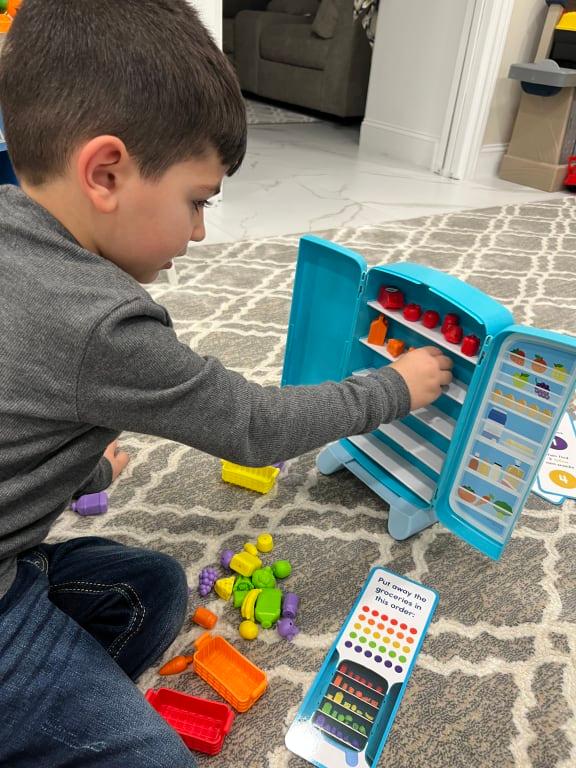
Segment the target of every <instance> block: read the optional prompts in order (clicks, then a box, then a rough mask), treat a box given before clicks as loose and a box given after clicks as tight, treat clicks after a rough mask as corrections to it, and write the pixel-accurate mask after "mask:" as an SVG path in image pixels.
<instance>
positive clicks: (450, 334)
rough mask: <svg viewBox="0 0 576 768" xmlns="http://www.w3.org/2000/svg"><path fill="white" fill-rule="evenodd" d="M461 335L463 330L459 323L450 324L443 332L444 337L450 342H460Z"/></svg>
mask: <svg viewBox="0 0 576 768" xmlns="http://www.w3.org/2000/svg"><path fill="white" fill-rule="evenodd" d="M462 336H464V331H463V330H462V328H461V327H460V326H459V325H451V326H450V327H449V328H447V329H446V333H445V334H444V338H445V339H446V341H447V342H449V343H450V344H460V342H461V341H462Z"/></svg>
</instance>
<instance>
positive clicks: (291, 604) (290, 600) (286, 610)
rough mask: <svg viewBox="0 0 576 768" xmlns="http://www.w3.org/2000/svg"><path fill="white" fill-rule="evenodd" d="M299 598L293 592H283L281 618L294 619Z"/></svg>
mask: <svg viewBox="0 0 576 768" xmlns="http://www.w3.org/2000/svg"><path fill="white" fill-rule="evenodd" d="M299 605H300V598H299V597H298V595H297V594H296V593H295V592H285V593H284V601H283V602H282V616H283V617H284V618H285V619H295V618H296V614H297V613H298V606H299Z"/></svg>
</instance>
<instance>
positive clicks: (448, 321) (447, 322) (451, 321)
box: [442, 312, 460, 333]
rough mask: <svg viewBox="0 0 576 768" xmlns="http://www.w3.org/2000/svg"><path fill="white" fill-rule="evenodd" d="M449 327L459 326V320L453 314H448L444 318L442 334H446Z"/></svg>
mask: <svg viewBox="0 0 576 768" xmlns="http://www.w3.org/2000/svg"><path fill="white" fill-rule="evenodd" d="M451 325H460V318H459V317H458V315H455V314H454V312H448V314H447V315H446V316H445V317H444V322H443V323H442V333H446V331H447V330H448V328H450V326H451Z"/></svg>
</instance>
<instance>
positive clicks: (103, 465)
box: [74, 456, 112, 499]
mask: <svg viewBox="0 0 576 768" xmlns="http://www.w3.org/2000/svg"><path fill="white" fill-rule="evenodd" d="M111 482H112V465H111V464H110V462H109V461H108V459H106V458H105V457H104V456H102V458H101V459H100V461H99V462H98V464H97V465H96V469H95V470H94V472H92V474H91V475H90V477H88V478H87V479H86V482H84V483H82V485H81V486H80V488H78V490H77V491H76V493H75V494H74V498H75V499H77V498H78V497H79V496H83V495H84V494H85V493H99V492H100V491H105V490H106V488H108V486H109V485H110V483H111Z"/></svg>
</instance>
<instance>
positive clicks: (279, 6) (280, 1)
mask: <svg viewBox="0 0 576 768" xmlns="http://www.w3.org/2000/svg"><path fill="white" fill-rule="evenodd" d="M319 5H320V0H270V2H269V3H268V6H267V8H266V10H267V11H274V13H293V14H295V15H296V16H314V15H315V13H316V11H317V10H318V6H319Z"/></svg>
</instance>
